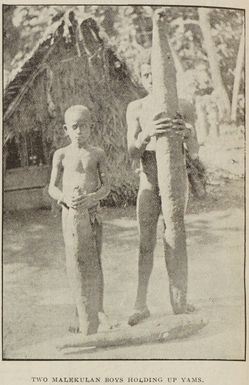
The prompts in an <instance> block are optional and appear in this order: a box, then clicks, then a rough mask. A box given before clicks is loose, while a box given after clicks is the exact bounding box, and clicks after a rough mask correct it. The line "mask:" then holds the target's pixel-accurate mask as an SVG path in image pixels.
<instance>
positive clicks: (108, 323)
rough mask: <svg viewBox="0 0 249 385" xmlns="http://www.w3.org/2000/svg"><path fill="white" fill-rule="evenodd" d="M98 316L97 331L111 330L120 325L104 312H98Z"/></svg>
mask: <svg viewBox="0 0 249 385" xmlns="http://www.w3.org/2000/svg"><path fill="white" fill-rule="evenodd" d="M98 316H99V331H104V330H111V329H115V328H117V327H119V326H120V324H119V322H118V321H116V320H111V319H110V318H109V317H108V316H107V315H106V314H105V313H103V312H100V313H98Z"/></svg>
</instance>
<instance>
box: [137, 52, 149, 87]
mask: <svg viewBox="0 0 249 385" xmlns="http://www.w3.org/2000/svg"><path fill="white" fill-rule="evenodd" d="M139 74H140V79H141V83H142V85H143V87H144V88H145V90H146V91H147V92H148V93H149V94H150V93H151V92H152V72H151V49H146V50H145V51H144V53H143V54H142V55H141V57H140V60H139Z"/></svg>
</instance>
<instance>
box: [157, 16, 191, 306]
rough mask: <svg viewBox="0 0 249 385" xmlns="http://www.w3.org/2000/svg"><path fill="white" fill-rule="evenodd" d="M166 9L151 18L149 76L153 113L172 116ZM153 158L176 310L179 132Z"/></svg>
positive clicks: (181, 180) (181, 191)
mask: <svg viewBox="0 0 249 385" xmlns="http://www.w3.org/2000/svg"><path fill="white" fill-rule="evenodd" d="M166 32H167V30H166V19H165V11H162V10H157V11H156V12H155V14H154V20H153V41H152V78H153V101H154V102H153V104H154V105H155V115H156V116H157V117H159V116H160V115H166V116H168V117H170V118H173V117H175V115H176V113H177V111H178V98H177V90H176V71H175V66H174V61H173V57H172V54H171V50H170V46H169V43H168V39H167V34H166ZM156 159H157V168H158V183H159V189H160V194H161V201H162V212H163V218H164V222H165V225H166V230H165V253H167V261H168V263H167V268H168V274H169V284H170V299H171V304H172V307H173V311H174V312H175V313H183V312H184V311H185V310H186V295H187V251H186V235H185V226H184V209H185V187H186V185H185V184H186V167H185V162H184V155H183V143H182V139H181V138H180V137H179V135H177V134H175V133H172V132H171V133H167V134H165V135H163V136H161V137H159V138H158V139H157V144H156Z"/></svg>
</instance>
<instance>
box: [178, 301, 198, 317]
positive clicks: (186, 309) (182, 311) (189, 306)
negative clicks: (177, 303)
mask: <svg viewBox="0 0 249 385" xmlns="http://www.w3.org/2000/svg"><path fill="white" fill-rule="evenodd" d="M194 311H196V307H195V306H194V305H192V304H190V303H187V305H186V307H184V308H183V307H181V308H177V309H174V313H175V314H190V313H193V312H194Z"/></svg>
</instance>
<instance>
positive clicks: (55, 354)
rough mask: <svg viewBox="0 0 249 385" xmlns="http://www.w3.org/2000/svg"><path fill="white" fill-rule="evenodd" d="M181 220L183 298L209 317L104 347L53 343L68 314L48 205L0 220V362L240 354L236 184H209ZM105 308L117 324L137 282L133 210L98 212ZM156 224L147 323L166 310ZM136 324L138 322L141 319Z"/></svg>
mask: <svg viewBox="0 0 249 385" xmlns="http://www.w3.org/2000/svg"><path fill="white" fill-rule="evenodd" d="M209 189H210V192H209V195H208V198H207V199H205V200H204V201H196V200H195V201H191V202H190V205H189V209H188V214H187V216H186V227H187V233H188V255H189V298H190V301H191V303H194V304H195V305H196V306H197V308H198V309H199V310H198V312H200V313H201V314H204V315H205V317H206V318H208V319H209V323H208V325H207V326H206V327H204V328H203V329H202V330H201V331H200V332H199V333H197V334H195V335H193V336H191V337H188V338H185V339H181V340H176V341H172V342H168V343H157V344H156V343H153V344H149V345H148V344H147V345H140V346H125V347H122V348H121V347H119V348H108V349H99V350H96V349H90V350H89V349H88V350H84V349H79V348H78V349H71V350H69V351H67V352H66V354H64V353H63V352H60V351H58V350H57V349H56V345H57V343H58V341H62V340H63V338H64V337H65V336H68V331H67V330H68V326H69V324H70V320H71V317H72V314H73V309H74V307H73V304H72V299H71V298H70V292H69V289H68V282H67V277H66V270H65V256H64V248H63V241H62V234H61V224H60V216H57V217H54V216H53V215H52V214H51V212H50V211H47V210H39V211H25V212H18V213H11V214H10V213H6V214H5V218H4V275H3V278H4V295H3V321H4V322H3V326H4V334H3V337H4V340H3V342H4V346H3V347H4V358H7V359H18V358H19V359H20V358H21V359H25V358H27V359H58V358H59V359H143V358H147V359H190V358H191V359H243V358H244V322H245V321H244V213H243V200H244V197H243V181H242V180H238V181H232V182H229V183H226V184H225V185H223V186H216V187H212V188H209ZM102 214H103V220H104V247H103V268H104V276H105V308H106V313H107V314H108V315H109V316H110V317H111V318H114V319H116V320H118V321H119V322H120V323H121V327H125V328H126V327H128V326H127V325H126V323H127V318H128V316H129V315H130V313H131V311H132V307H133V302H134V299H135V292H136V284H137V249H138V234H137V228H136V218H135V208H134V207H129V208H127V209H102ZM161 238H162V225H161V221H160V223H159V228H158V242H157V247H156V250H155V261H154V270H153V275H152V277H151V282H150V290H149V296H148V304H149V308H150V310H151V313H152V319H157V318H158V319H159V318H162V317H163V316H165V317H167V315H171V314H172V312H171V308H170V304H169V293H168V278H167V274H166V270H165V265H164V259H163V247H162V240H161ZM143 325H144V327H146V322H144V324H143Z"/></svg>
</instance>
